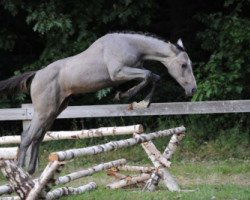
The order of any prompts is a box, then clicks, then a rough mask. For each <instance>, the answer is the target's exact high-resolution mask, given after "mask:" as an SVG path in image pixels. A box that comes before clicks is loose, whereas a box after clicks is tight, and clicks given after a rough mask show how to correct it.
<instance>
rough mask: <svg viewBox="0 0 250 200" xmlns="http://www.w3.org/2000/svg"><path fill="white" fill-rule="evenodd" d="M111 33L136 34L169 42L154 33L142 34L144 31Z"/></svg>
mask: <svg viewBox="0 0 250 200" xmlns="http://www.w3.org/2000/svg"><path fill="white" fill-rule="evenodd" d="M110 33H123V34H134V35H144V36H146V37H151V38H155V39H157V40H161V41H163V42H168V41H166V40H165V39H164V38H162V37H160V36H158V35H156V34H153V33H149V32H142V31H114V32H110Z"/></svg>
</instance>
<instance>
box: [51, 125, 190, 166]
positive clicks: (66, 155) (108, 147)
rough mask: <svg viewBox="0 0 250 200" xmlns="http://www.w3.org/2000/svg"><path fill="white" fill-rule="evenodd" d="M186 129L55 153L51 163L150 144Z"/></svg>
mask: <svg viewBox="0 0 250 200" xmlns="http://www.w3.org/2000/svg"><path fill="white" fill-rule="evenodd" d="M185 130H186V129H185V127H183V126H181V127H177V128H173V129H168V130H163V131H157V132H153V133H149V134H141V135H139V136H138V137H136V138H130V139H125V140H120V141H113V142H109V143H106V144H103V145H96V146H92V147H86V148H79V149H70V150H66V151H59V152H53V153H51V154H50V156H49V159H50V160H51V161H53V160H58V161H64V160H71V159H73V158H76V157H81V156H85V155H93V154H98V153H103V152H106V151H112V150H115V149H120V148H124V147H129V146H134V145H136V144H140V143H143V142H148V141H150V140H153V139H156V138H160V137H165V136H169V135H173V134H177V133H180V132H184V131H185Z"/></svg>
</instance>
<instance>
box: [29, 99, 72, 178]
mask: <svg viewBox="0 0 250 200" xmlns="http://www.w3.org/2000/svg"><path fill="white" fill-rule="evenodd" d="M67 106H68V98H66V99H65V100H64V101H63V102H62V104H61V105H60V107H59V109H58V110H57V111H56V113H55V115H53V116H51V117H50V118H49V120H47V121H46V122H45V124H44V125H45V126H44V129H43V130H42V131H41V133H40V134H39V132H38V133H36V135H35V136H34V138H33V141H32V144H31V145H32V146H31V151H32V155H31V158H30V162H29V168H28V172H29V174H33V173H34V172H35V168H36V162H37V157H38V154H39V147H40V143H41V142H42V140H43V138H44V135H45V133H46V132H47V131H48V129H49V128H50V127H51V125H52V124H53V122H54V120H55V118H56V117H57V116H58V115H59V114H60V113H61V112H62V111H63V110H64V109H65V108H66V107H67ZM41 135H42V136H41Z"/></svg>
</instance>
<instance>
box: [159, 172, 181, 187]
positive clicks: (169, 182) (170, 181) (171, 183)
mask: <svg viewBox="0 0 250 200" xmlns="http://www.w3.org/2000/svg"><path fill="white" fill-rule="evenodd" d="M159 172H160V173H161V174H162V180H163V183H164V184H165V185H166V187H167V188H168V189H169V191H171V192H180V191H181V189H180V187H179V185H178V184H177V182H176V181H175V179H174V177H173V176H172V175H171V174H170V173H169V171H168V170H167V169H164V168H160V169H159Z"/></svg>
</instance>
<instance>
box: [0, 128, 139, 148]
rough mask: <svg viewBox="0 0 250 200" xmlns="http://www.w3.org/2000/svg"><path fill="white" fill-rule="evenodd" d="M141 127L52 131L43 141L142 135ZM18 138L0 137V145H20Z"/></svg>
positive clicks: (19, 138)
mask: <svg viewBox="0 0 250 200" xmlns="http://www.w3.org/2000/svg"><path fill="white" fill-rule="evenodd" d="M142 132H143V126H142V125H141V124H137V125H131V126H118V127H101V128H98V129H89V130H81V131H54V132H47V133H46V134H45V137H44V139H43V142H45V141H51V140H66V139H85V138H93V137H103V136H110V135H128V134H133V133H142ZM20 142H21V137H20V136H3V137H0V144H20Z"/></svg>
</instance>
